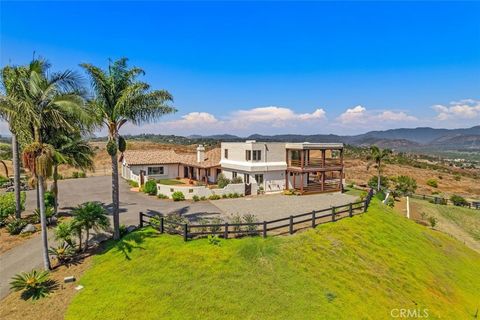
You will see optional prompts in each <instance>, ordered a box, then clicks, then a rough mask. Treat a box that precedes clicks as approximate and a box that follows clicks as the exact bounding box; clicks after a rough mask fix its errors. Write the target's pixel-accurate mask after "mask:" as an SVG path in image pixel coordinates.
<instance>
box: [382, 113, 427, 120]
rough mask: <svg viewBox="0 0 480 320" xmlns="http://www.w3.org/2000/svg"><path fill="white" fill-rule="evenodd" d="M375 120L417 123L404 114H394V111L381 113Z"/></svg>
mask: <svg viewBox="0 0 480 320" xmlns="http://www.w3.org/2000/svg"><path fill="white" fill-rule="evenodd" d="M376 118H377V119H379V120H384V121H417V120H418V119H417V118H415V117H414V116H409V115H408V114H406V113H405V112H394V111H383V112H382V113H381V114H379V115H377V116H376Z"/></svg>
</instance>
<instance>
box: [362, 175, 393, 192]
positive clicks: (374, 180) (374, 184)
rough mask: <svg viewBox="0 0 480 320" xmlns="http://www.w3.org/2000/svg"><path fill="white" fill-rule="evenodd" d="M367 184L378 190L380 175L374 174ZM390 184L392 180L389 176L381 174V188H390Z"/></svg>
mask: <svg viewBox="0 0 480 320" xmlns="http://www.w3.org/2000/svg"><path fill="white" fill-rule="evenodd" d="M367 184H368V186H369V187H370V188H372V189H375V190H377V185H378V176H372V177H371V178H370V180H368V183H367ZM389 186H390V180H389V179H388V178H387V177H384V176H380V190H385V189H388V187H389Z"/></svg>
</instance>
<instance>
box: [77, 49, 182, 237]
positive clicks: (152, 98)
mask: <svg viewBox="0 0 480 320" xmlns="http://www.w3.org/2000/svg"><path fill="white" fill-rule="evenodd" d="M81 66H82V67H83V68H84V69H85V71H86V72H87V74H88V75H89V77H90V79H91V84H92V89H93V93H94V97H93V99H92V100H91V101H90V103H89V106H90V108H91V109H92V110H93V113H94V114H95V115H96V117H97V122H98V123H99V124H102V125H104V126H105V127H106V128H107V132H108V143H107V151H108V153H109V155H110V157H111V160H112V204H113V229H114V233H113V237H114V239H119V238H120V218H119V202H120V200H119V191H118V158H117V149H118V150H120V152H123V151H124V150H123V147H122V146H124V140H123V138H121V137H120V135H119V131H120V128H121V127H122V126H123V125H124V124H125V123H127V122H128V121H130V122H132V123H133V124H140V123H145V122H148V121H154V120H157V119H158V118H160V117H161V116H163V115H165V114H168V113H173V112H175V111H176V110H175V109H174V108H172V107H171V106H169V105H168V103H169V102H171V101H172V100H173V98H172V96H171V95H170V93H168V92H167V91H165V90H150V85H149V84H147V83H145V82H142V81H139V80H137V78H138V76H140V75H144V74H145V73H144V71H143V70H142V69H140V68H135V67H133V68H129V67H128V65H127V59H126V58H122V59H120V60H118V61H115V62H113V63H111V62H110V63H109V66H108V69H107V70H102V69H101V68H98V67H96V66H93V65H91V64H82V65H81ZM119 142H120V143H119ZM119 146H120V148H118V147H119Z"/></svg>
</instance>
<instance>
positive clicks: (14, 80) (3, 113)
mask: <svg viewBox="0 0 480 320" xmlns="http://www.w3.org/2000/svg"><path fill="white" fill-rule="evenodd" d="M30 67H31V68H34V67H35V68H41V65H38V64H35V65H31V66H30ZM22 68H23V69H24V67H10V66H7V67H4V68H3V69H2V70H1V87H2V88H3V90H2V91H3V93H2V94H1V95H0V118H2V119H3V120H5V121H6V122H8V127H9V130H10V133H11V135H12V163H13V185H14V190H15V217H16V218H17V219H20V218H21V213H22V205H21V198H20V191H21V190H20V151H19V142H18V134H19V132H18V127H19V126H21V124H22V119H23V117H22V110H21V108H20V103H19V101H18V100H17V99H18V96H19V93H20V91H21V90H22V85H21V83H22V82H25V81H27V79H25V78H24V79H22V78H21V77H22V75H23V76H25V73H22V72H20V69H22ZM5 168H6V167H5ZM7 178H8V173H7Z"/></svg>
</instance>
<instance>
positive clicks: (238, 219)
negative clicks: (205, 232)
mask: <svg viewBox="0 0 480 320" xmlns="http://www.w3.org/2000/svg"><path fill="white" fill-rule="evenodd" d="M230 223H231V224H239V223H243V220H242V217H241V216H240V215H239V214H238V213H237V214H235V215H233V216H232V217H231V218H230ZM232 228H233V231H240V230H242V227H241V226H233V227H232Z"/></svg>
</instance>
